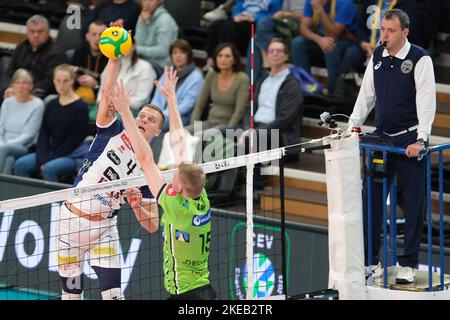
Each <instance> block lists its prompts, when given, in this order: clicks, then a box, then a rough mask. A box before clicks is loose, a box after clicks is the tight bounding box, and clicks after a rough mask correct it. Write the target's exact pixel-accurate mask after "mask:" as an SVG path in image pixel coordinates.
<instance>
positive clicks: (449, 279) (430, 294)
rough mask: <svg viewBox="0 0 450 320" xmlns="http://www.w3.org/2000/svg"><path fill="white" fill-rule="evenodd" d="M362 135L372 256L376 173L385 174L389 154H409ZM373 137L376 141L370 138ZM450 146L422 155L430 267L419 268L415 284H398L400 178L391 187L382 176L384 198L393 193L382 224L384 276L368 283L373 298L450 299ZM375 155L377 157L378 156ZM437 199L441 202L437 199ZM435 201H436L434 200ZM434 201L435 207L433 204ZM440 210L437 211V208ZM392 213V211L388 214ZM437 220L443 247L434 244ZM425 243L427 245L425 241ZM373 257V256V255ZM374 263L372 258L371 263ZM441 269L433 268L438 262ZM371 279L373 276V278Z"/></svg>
mask: <svg viewBox="0 0 450 320" xmlns="http://www.w3.org/2000/svg"><path fill="white" fill-rule="evenodd" d="M365 137H366V138H367V136H366V135H363V136H362V140H363V142H360V144H359V146H360V150H361V161H362V167H363V170H362V174H363V181H365V183H367V185H366V186H367V190H368V192H367V197H368V208H369V209H368V232H369V234H368V253H369V254H368V255H369V257H371V254H372V241H371V239H372V238H371V235H370V232H371V230H372V219H371V217H372V215H373V213H372V210H371V209H370V208H371V201H370V200H371V199H372V187H371V186H372V184H373V180H374V178H373V172H379V173H382V172H383V169H384V168H386V166H387V163H388V156H387V155H388V154H405V148H399V147H393V146H389V145H383V144H380V143H376V142H377V141H373V139H364V138H365ZM364 140H365V141H364ZM368 140H372V141H368ZM448 149H450V143H446V144H441V145H437V146H433V147H428V148H425V149H424V150H423V151H422V152H421V154H420V156H419V158H421V159H420V161H425V162H426V186H425V197H426V200H425V205H426V208H425V209H426V210H425V211H426V216H425V222H426V223H427V227H428V228H427V230H428V236H427V245H426V246H427V269H428V270H416V277H415V282H414V283H411V284H396V279H395V275H396V272H397V245H398V244H401V241H400V240H398V238H397V227H396V226H397V180H396V178H395V177H394V179H393V183H392V186H391V188H390V190H388V183H387V177H386V176H384V175H382V174H381V175H379V177H381V183H382V185H383V195H384V196H383V199H385V198H386V197H387V195H388V193H389V202H390V203H389V206H390V209H389V208H388V204H387V202H386V201H383V218H382V221H383V224H382V229H381V230H382V237H381V238H382V240H381V241H382V243H381V249H380V251H381V252H380V262H381V266H382V274H381V277H377V278H374V279H373V280H372V281H370V283H368V284H367V285H366V297H367V299H368V300H371V299H424V300H439V299H450V291H448V288H449V286H450V275H448V274H445V271H446V266H445V263H444V250H445V247H444V196H443V192H444V189H443V183H444V175H443V165H444V158H443V154H444V152H445V150H448ZM374 154H375V156H374ZM432 158H433V159H436V158H437V160H438V173H439V175H438V183H437V185H438V192H432V190H431V185H432V180H431V159H432ZM436 200H437V201H436ZM433 202H434V203H433ZM432 204H434V206H432ZM432 207H434V208H433V209H434V210H438V213H437V214H433V209H432ZM388 212H389V213H390V214H389V215H388ZM433 219H435V220H437V222H438V223H439V246H434V245H433V243H432V225H433ZM422 246H423V244H422ZM433 253H438V254H439V261H436V259H435V260H434V261H433ZM369 259H370V258H369ZM368 264H369V265H371V264H372V263H371V261H369V263H368ZM436 264H437V265H438V268H437V269H436V270H438V271H435V270H433V268H434V266H435V265H436ZM369 279H370V278H369Z"/></svg>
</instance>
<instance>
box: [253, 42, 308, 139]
mask: <svg viewBox="0 0 450 320" xmlns="http://www.w3.org/2000/svg"><path fill="white" fill-rule="evenodd" d="M288 57H289V49H288V47H287V45H286V44H285V43H284V41H283V40H282V39H280V38H273V39H272V40H271V41H270V43H269V46H268V47H267V60H268V62H269V65H270V72H269V74H268V75H267V76H265V77H263V78H262V79H261V80H260V81H258V82H257V83H256V86H255V95H254V96H255V101H254V110H255V116H254V120H255V128H256V129H268V132H270V134H271V135H273V134H275V132H272V130H273V129H278V130H279V134H280V140H279V143H280V145H282V146H286V145H291V144H295V143H298V142H299V141H300V123H301V119H300V118H301V115H302V113H303V112H302V108H301V106H302V103H303V96H302V90H301V88H300V84H299V83H298V81H297V80H296V79H295V77H294V76H293V75H292V74H291V73H290V72H289V68H288V66H287V64H286V61H287V60H288ZM268 141H271V140H270V139H269V140H268ZM272 141H273V140H272ZM272 147H276V146H272Z"/></svg>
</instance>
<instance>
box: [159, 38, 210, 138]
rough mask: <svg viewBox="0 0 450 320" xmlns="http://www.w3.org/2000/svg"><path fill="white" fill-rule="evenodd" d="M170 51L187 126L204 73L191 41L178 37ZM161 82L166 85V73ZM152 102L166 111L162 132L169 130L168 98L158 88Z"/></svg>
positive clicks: (180, 105) (178, 98)
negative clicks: (197, 64) (196, 58)
mask: <svg viewBox="0 0 450 320" xmlns="http://www.w3.org/2000/svg"><path fill="white" fill-rule="evenodd" d="M169 51H170V57H171V59H172V64H173V65H174V66H175V69H176V71H177V75H178V82H177V86H176V96H177V101H178V109H179V112H180V116H181V121H182V122H183V126H187V125H189V123H190V121H191V113H192V109H193V108H194V105H195V102H196V101H197V97H198V96H199V95H200V91H201V90H202V87H203V83H204V80H203V74H202V72H201V71H200V70H199V69H198V68H197V67H196V66H195V64H194V55H193V53H192V47H191V45H190V44H189V42H187V41H186V40H184V39H178V40H176V41H175V42H173V43H172V44H171V45H170V50H169ZM159 82H160V83H161V84H162V85H164V75H162V76H161V77H160V78H159ZM151 104H153V105H155V106H158V107H159V108H160V109H161V110H162V112H163V113H164V115H165V117H166V122H165V124H164V127H163V129H162V132H167V131H168V130H169V109H168V106H167V100H166V99H165V98H164V96H163V95H162V94H161V91H159V90H156V92H155V95H154V96H153V99H152V101H151Z"/></svg>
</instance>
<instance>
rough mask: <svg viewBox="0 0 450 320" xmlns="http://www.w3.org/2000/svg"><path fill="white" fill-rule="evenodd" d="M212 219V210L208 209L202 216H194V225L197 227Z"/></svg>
mask: <svg viewBox="0 0 450 320" xmlns="http://www.w3.org/2000/svg"><path fill="white" fill-rule="evenodd" d="M210 221H211V210H208V212H206V213H205V214H203V215H201V216H198V215H197V216H194V218H192V225H193V226H196V227H201V226H204V225H205V224H207V223H208V222H210Z"/></svg>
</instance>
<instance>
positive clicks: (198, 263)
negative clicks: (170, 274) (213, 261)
mask: <svg viewBox="0 0 450 320" xmlns="http://www.w3.org/2000/svg"><path fill="white" fill-rule="evenodd" d="M207 261H208V259H206V258H205V259H203V260H200V261H196V260H189V259H186V260H184V261H183V264H185V265H187V266H194V267H195V266H201V265H203V264H205V263H207Z"/></svg>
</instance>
